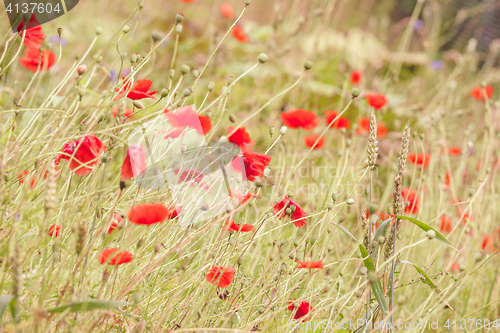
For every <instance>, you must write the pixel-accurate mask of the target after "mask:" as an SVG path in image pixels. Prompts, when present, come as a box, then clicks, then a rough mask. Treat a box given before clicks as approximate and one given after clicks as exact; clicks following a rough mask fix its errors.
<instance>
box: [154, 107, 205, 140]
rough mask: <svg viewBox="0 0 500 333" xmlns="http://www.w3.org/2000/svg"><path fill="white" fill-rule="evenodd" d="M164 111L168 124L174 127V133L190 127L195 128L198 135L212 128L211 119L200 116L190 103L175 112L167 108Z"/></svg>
mask: <svg viewBox="0 0 500 333" xmlns="http://www.w3.org/2000/svg"><path fill="white" fill-rule="evenodd" d="M164 112H165V116H166V117H167V118H168V121H169V123H170V125H172V126H173V127H175V129H176V130H175V133H179V130H184V129H185V128H187V127H191V128H193V129H195V130H196V132H197V133H198V134H199V135H205V134H207V133H208V132H210V130H211V129H212V121H211V120H210V118H208V117H207V116H200V115H199V114H198V112H196V111H195V110H194V109H193V107H192V106H191V105H188V106H183V107H181V108H178V109H177V110H175V112H171V111H169V110H167V109H165V111H164ZM181 133H182V131H181ZM167 136H168V135H167Z"/></svg>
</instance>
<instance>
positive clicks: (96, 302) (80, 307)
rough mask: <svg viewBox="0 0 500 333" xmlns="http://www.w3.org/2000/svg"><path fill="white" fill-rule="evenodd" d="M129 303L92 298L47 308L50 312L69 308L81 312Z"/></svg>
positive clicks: (113, 307)
mask: <svg viewBox="0 0 500 333" xmlns="http://www.w3.org/2000/svg"><path fill="white" fill-rule="evenodd" d="M126 305H129V304H128V303H127V302H123V301H115V300H103V299H93V300H87V301H80V302H71V303H68V304H65V305H61V306H58V307H55V308H52V309H49V310H47V311H48V312H50V313H61V312H64V311H66V310H68V309H69V312H83V311H91V310H106V309H117V308H118V307H119V306H126Z"/></svg>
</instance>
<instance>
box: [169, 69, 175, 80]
mask: <svg viewBox="0 0 500 333" xmlns="http://www.w3.org/2000/svg"><path fill="white" fill-rule="evenodd" d="M174 76H175V69H170V70H169V71H168V77H169V78H171V79H173V78H174Z"/></svg>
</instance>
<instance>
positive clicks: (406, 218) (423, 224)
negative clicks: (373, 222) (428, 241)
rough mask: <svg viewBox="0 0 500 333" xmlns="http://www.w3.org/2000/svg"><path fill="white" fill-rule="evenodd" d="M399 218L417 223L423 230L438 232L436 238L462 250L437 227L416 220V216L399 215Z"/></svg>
mask: <svg viewBox="0 0 500 333" xmlns="http://www.w3.org/2000/svg"><path fill="white" fill-rule="evenodd" d="M397 218H398V219H400V220H406V221H410V222H411V223H413V224H415V225H416V226H417V227H419V228H420V229H422V230H423V231H425V232H427V231H429V230H434V232H435V233H436V239H438V240H439V241H441V242H443V243H444V244H446V245H448V246H449V247H451V248H453V249H454V250H455V251H457V252H460V251H458V249H457V248H456V247H455V246H453V244H451V242H450V241H449V240H448V239H446V237H444V236H443V235H442V234H441V233H440V232H439V231H437V230H436V229H434V228H432V227H431V226H429V225H427V224H425V223H424V222H420V221H419V220H416V219H414V218H411V217H408V216H398V217H397Z"/></svg>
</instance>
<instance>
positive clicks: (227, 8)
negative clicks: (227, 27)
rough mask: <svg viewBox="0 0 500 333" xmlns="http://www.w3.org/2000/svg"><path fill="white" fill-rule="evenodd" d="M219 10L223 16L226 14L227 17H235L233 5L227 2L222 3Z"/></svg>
mask: <svg viewBox="0 0 500 333" xmlns="http://www.w3.org/2000/svg"><path fill="white" fill-rule="evenodd" d="M219 11H220V13H221V15H222V16H224V17H225V18H227V19H230V18H231V17H233V14H234V13H233V7H231V5H230V4H229V3H227V2H224V3H223V4H222V5H220V7H219Z"/></svg>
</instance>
